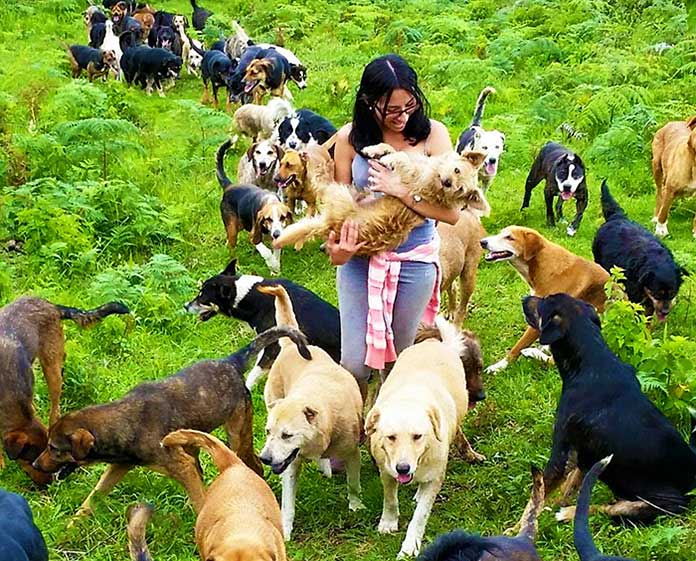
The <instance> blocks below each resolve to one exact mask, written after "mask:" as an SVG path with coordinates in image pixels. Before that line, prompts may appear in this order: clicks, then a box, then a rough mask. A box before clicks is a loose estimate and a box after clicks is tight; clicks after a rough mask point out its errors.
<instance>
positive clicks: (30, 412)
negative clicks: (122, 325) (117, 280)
mask: <svg viewBox="0 0 696 561" xmlns="http://www.w3.org/2000/svg"><path fill="white" fill-rule="evenodd" d="M127 313H128V308H126V307H125V306H124V305H123V304H119V303H118V302H110V303H109V304H105V305H104V306H101V307H99V308H96V309H94V310H89V311H84V310H79V309H77V308H66V307H63V306H57V305H55V304H51V303H50V302H48V301H46V300H43V299H41V298H31V297H24V298H20V299H18V300H16V301H15V302H12V303H11V304H8V305H7V306H5V307H4V308H2V309H1V310H0V388H2V390H1V391H0V434H1V435H2V439H3V440H2V445H3V448H4V449H5V452H6V453H7V455H8V456H9V457H10V459H12V460H17V461H18V462H19V464H20V465H21V467H22V469H23V470H24V471H25V472H27V474H29V477H31V478H32V480H33V481H34V482H35V483H37V484H40V485H45V484H47V483H48V482H49V481H50V480H51V477H50V475H48V474H45V473H42V472H38V471H36V470H35V469H34V468H32V467H31V462H33V461H34V460H35V459H36V458H37V457H38V456H39V454H40V453H41V451H42V450H43V449H44V448H45V447H46V444H47V442H48V437H47V434H46V427H45V426H44V425H43V423H42V422H41V421H40V420H39V419H38V418H37V417H36V416H35V414H34V406H33V404H32V400H33V398H34V373H33V371H32V364H33V362H34V360H35V359H36V358H38V359H39V362H41V368H42V370H43V373H44V378H45V379H46V385H47V386H48V396H49V399H50V401H51V412H50V415H49V421H50V424H53V423H55V422H56V421H57V420H58V418H59V417H60V394H61V389H62V385H63V375H62V372H63V360H64V359H65V337H64V335H63V327H62V325H61V323H60V322H61V320H63V319H71V320H73V321H75V322H76V323H77V324H78V325H80V326H81V327H89V326H91V325H94V324H95V323H97V322H98V321H100V320H101V319H102V318H104V317H106V316H108V315H111V314H127ZM1 465H2V456H0V466H1Z"/></svg>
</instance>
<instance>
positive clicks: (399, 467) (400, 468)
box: [396, 463, 411, 475]
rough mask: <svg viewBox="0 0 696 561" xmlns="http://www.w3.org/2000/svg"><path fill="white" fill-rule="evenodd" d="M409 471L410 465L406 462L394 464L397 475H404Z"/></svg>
mask: <svg viewBox="0 0 696 561" xmlns="http://www.w3.org/2000/svg"><path fill="white" fill-rule="evenodd" d="M410 471H411V466H410V465H408V464H405V463H403V464H396V473H398V474H399V475H406V474H408V473H409V472H410Z"/></svg>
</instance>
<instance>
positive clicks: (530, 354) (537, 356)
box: [521, 347, 553, 363]
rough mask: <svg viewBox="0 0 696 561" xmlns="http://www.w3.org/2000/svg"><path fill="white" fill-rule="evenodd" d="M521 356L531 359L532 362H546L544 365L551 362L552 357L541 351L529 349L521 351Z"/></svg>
mask: <svg viewBox="0 0 696 561" xmlns="http://www.w3.org/2000/svg"><path fill="white" fill-rule="evenodd" d="M521 354H522V356H524V357H527V358H533V359H534V360H539V361H541V362H546V363H552V362H553V357H552V356H551V355H549V354H546V353H545V352H544V351H542V350H541V349H535V348H532V347H530V348H528V349H522V352H521Z"/></svg>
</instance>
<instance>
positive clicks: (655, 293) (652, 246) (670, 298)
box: [592, 180, 688, 321]
mask: <svg viewBox="0 0 696 561" xmlns="http://www.w3.org/2000/svg"><path fill="white" fill-rule="evenodd" d="M602 213H603V214H604V220H605V222H604V224H603V225H602V226H601V228H600V229H599V230H597V234H596V235H595V239H594V242H593V243H592V253H593V254H594V259H595V261H596V262H597V263H599V264H600V265H601V266H602V267H604V268H605V269H606V270H607V271H611V268H612V267H617V266H618V267H621V268H622V269H623V270H624V276H625V280H624V281H623V285H624V289H625V290H626V295H627V296H628V299H629V300H630V301H631V302H635V303H637V304H643V306H644V307H645V311H646V313H647V314H648V315H653V314H655V316H657V319H658V320H660V321H664V320H666V319H667V314H669V312H670V310H671V309H672V304H673V303H674V299H675V298H676V297H677V293H678V292H679V287H680V286H681V284H682V275H683V274H688V273H687V272H686V270H685V269H684V268H682V267H679V266H678V265H677V264H676V263H675V262H674V257H672V252H671V251H670V250H669V249H668V248H667V247H665V245H664V244H663V243H662V242H660V240H658V239H657V238H656V237H655V236H653V235H652V234H651V233H650V232H648V231H647V230H646V229H645V228H643V227H642V226H641V225H639V224H636V223H635V222H633V221H632V220H629V219H628V217H627V216H626V214H625V213H624V211H623V209H622V208H621V207H620V206H619V205H618V204H617V202H616V201H615V200H614V198H613V197H612V196H611V193H609V187H608V186H607V182H606V180H605V181H603V182H602Z"/></svg>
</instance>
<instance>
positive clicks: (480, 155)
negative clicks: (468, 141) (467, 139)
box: [461, 150, 486, 169]
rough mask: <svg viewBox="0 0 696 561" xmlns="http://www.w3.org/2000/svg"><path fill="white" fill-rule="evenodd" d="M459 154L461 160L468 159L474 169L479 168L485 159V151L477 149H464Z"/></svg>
mask: <svg viewBox="0 0 696 561" xmlns="http://www.w3.org/2000/svg"><path fill="white" fill-rule="evenodd" d="M461 155H462V159H463V160H466V161H468V162H469V163H470V164H471V165H472V166H474V167H475V168H476V169H478V168H480V167H481V166H482V165H483V161H484V160H485V159H486V153H485V152H480V151H478V150H464V151H463V152H462V154H461Z"/></svg>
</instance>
